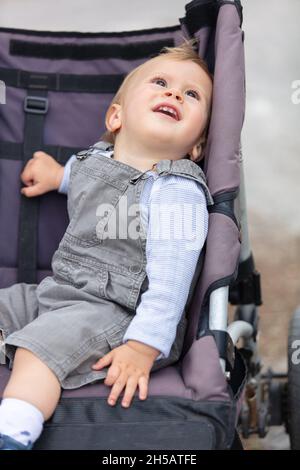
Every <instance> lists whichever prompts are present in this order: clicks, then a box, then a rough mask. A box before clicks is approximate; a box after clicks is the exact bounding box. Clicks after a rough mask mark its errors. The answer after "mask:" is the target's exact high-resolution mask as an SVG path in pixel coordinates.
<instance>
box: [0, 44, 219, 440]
mask: <svg viewBox="0 0 300 470" xmlns="http://www.w3.org/2000/svg"><path fill="white" fill-rule="evenodd" d="M211 99H212V80H211V77H210V74H209V72H208V70H207V67H206V65H205V63H204V62H203V61H202V60H201V59H200V58H199V57H198V55H197V53H196V52H195V51H194V50H193V48H192V46H191V45H190V44H188V43H185V44H183V45H182V46H180V47H175V48H165V50H164V52H163V53H162V54H160V55H159V56H157V57H154V58H152V59H150V60H148V61H147V62H145V63H144V64H142V65H141V66H139V67H137V68H136V69H134V70H133V71H132V72H131V73H130V74H129V75H128V76H127V77H126V78H125V80H124V82H123V83H122V85H121V87H120V89H119V91H118V92H117V94H116V95H115V97H114V99H113V101H112V103H111V104H110V106H109V109H108V111H107V114H106V121H105V124H106V128H107V132H106V134H105V135H104V136H103V137H102V140H101V141H100V142H98V143H96V144H95V145H94V146H92V147H90V149H89V150H87V151H83V152H79V153H78V154H77V156H73V157H72V158H71V159H70V160H69V161H68V162H67V164H66V166H65V167H62V166H61V165H59V164H58V163H57V162H56V161H55V160H54V159H53V158H52V157H51V156H50V155H47V154H45V153H44V152H36V153H35V154H34V155H33V159H31V160H30V161H29V162H28V164H27V165H26V167H25V168H24V170H23V173H22V175H21V179H22V181H23V182H24V184H25V187H24V188H22V190H21V191H22V193H23V194H24V195H25V196H27V197H33V196H37V195H40V194H43V193H46V192H47V191H51V190H59V191H60V192H62V193H67V195H68V212H69V219H70V223H69V225H68V227H67V229H66V233H65V235H64V237H63V239H62V240H61V242H60V244H59V247H58V249H57V251H56V252H55V254H54V256H53V260H52V270H53V276H51V277H46V278H45V279H44V280H43V281H42V282H41V283H40V284H39V285H38V286H37V285H32V284H24V283H21V284H15V285H14V286H11V287H9V288H6V289H1V290H0V330H1V332H2V335H3V338H4V341H5V348H6V349H5V353H6V355H7V357H8V358H9V359H10V362H11V363H13V368H12V373H11V377H10V380H9V382H8V384H7V387H6V389H5V391H4V394H3V400H2V403H1V406H0V449H1V448H2V449H30V448H32V446H33V443H34V442H35V441H36V440H37V439H38V437H39V435H40V434H41V432H42V429H43V423H44V421H45V420H47V419H49V418H50V417H51V415H52V414H53V412H54V410H55V408H56V406H57V403H58V401H59V398H60V394H61V389H62V388H69V389H70V388H76V387H80V386H82V385H84V384H87V383H92V382H95V381H97V380H100V379H105V382H104V383H105V384H106V385H108V386H111V387H112V388H111V391H110V394H109V397H108V404H110V405H115V404H116V402H117V400H118V397H119V396H120V394H121V393H122V392H124V393H123V398H122V406H123V407H128V406H130V404H131V401H132V399H133V396H134V394H135V392H136V390H137V388H138V390H139V398H140V399H141V400H144V399H146V398H147V393H148V382H149V376H150V371H151V370H152V371H153V370H157V369H158V368H161V367H165V366H166V365H169V364H172V363H174V362H176V361H177V360H178V359H179V357H180V353H181V348H182V344H183V338H184V333H185V327H186V318H185V305H186V303H187V300H188V297H189V293H190V292H191V286H192V284H193V280H194V279H195V274H196V267H197V262H198V259H199V255H200V252H201V249H202V247H203V244H204V242H205V237H206V234H207V223H208V212H207V205H209V204H212V199H211V196H210V194H209V191H208V189H207V186H206V183H205V178H204V175H203V172H202V170H201V169H200V167H199V166H198V165H196V163H194V162H196V161H198V160H200V159H201V156H202V147H203V145H204V143H205V136H206V130H207V126H208V120H209V114H210V107H211ZM171 207H172V210H173V209H174V208H175V211H174V212H173V215H175V217H174V218H173V224H171V223H170V218H169V213H168V212H167V211H166V208H169V209H170V208H171ZM137 208H138V209H137ZM182 209H183V211H182ZM186 215H187V216H186ZM182 217H184V220H183V218H182ZM183 227H184V229H183ZM182 229H183V232H184V233H182ZM175 232H176V233H175ZM174 234H175V236H174ZM191 235H192V236H191ZM1 446H2V447H1Z"/></svg>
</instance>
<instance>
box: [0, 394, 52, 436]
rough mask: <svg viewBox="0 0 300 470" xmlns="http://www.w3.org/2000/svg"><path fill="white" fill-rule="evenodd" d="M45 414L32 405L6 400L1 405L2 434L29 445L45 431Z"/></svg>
mask: <svg viewBox="0 0 300 470" xmlns="http://www.w3.org/2000/svg"><path fill="white" fill-rule="evenodd" d="M43 423H44V417H43V414H42V413H41V412H40V410H38V408H36V407H35V406H34V405H31V403H28V402H27V401H23V400H18V399H17V398H4V399H3V400H2V402H1V405H0V434H5V435H6V436H9V437H12V438H13V439H15V440H16V441H18V442H21V443H22V444H24V445H27V444H28V443H29V442H31V443H33V442H35V441H36V440H37V438H38V437H39V436H40V434H41V432H42V430H43Z"/></svg>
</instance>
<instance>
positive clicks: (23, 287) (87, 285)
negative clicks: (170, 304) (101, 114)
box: [0, 142, 212, 388]
mask: <svg viewBox="0 0 300 470" xmlns="http://www.w3.org/2000/svg"><path fill="white" fill-rule="evenodd" d="M95 149H96V152H95ZM107 149H108V146H107V145H106V144H105V143H103V142H101V143H98V144H95V146H93V147H92V148H91V149H89V150H87V151H84V152H79V154H78V155H77V160H76V161H75V162H74V163H73V165H72V167H71V175H70V183H69V190H68V212H69V218H70V223H69V225H68V227H67V230H66V233H65V235H64V237H63V238H62V240H61V242H60V244H59V247H58V249H57V251H56V252H55V254H54V256H53V260H52V270H53V276H52V277H46V278H45V279H43V281H42V282H41V283H40V284H39V285H36V284H25V283H21V284H15V285H13V286H11V287H9V288H6V289H1V290H0V329H1V331H2V334H3V337H4V338H5V340H6V341H5V347H6V355H7V356H8V357H9V358H10V359H11V361H12V359H13V356H14V352H15V349H16V347H23V348H26V349H29V350H30V351H32V352H33V353H34V354H36V355H37V356H38V357H39V358H40V359H41V360H42V361H43V362H45V363H46V364H47V365H48V367H49V368H50V369H51V370H53V372H54V373H55V374H56V376H57V377H58V379H59V381H60V383H61V386H62V387H63V388H76V387H79V386H82V385H84V384H87V383H89V382H94V381H96V380H99V379H102V378H104V377H105V376H106V374H107V369H103V370H101V371H93V370H92V369H91V366H92V364H94V363H95V362H96V361H97V360H98V359H99V358H100V357H102V356H103V355H105V354H107V353H108V352H109V351H110V350H111V349H112V348H115V347H117V346H119V345H121V344H122V338H123V336H124V334H125V331H126V329H127V328H128V326H129V323H130V322H131V320H132V318H133V315H134V314H135V310H136V307H137V305H138V302H139V301H140V297H141V294H142V293H143V292H144V291H145V290H146V289H147V285H148V279H147V275H146V269H145V268H146V234H145V232H144V229H143V224H142V223H141V222H142V221H141V218H140V214H137V213H136V212H135V213H134V215H129V213H130V207H138V205H139V201H140V195H141V192H142V189H143V185H144V183H145V180H146V178H148V177H149V176H150V174H151V172H144V173H142V172H141V171H139V170H137V169H135V168H133V167H131V166H129V165H126V164H124V163H121V162H120V161H116V160H114V159H112V158H107V157H106V156H104V155H103V150H107ZM154 171H156V172H157V174H158V175H159V176H164V175H168V174H173V175H181V176H184V177H186V178H191V179H194V180H196V181H198V182H199V183H200V184H201V185H202V187H203V189H204V191H205V194H206V198H207V203H208V204H211V203H212V200H211V196H210V194H209V191H208V189H207V186H206V184H205V178H204V175H203V172H202V171H201V169H200V168H199V167H198V166H197V165H196V164H195V163H193V162H191V161H190V160H187V159H182V160H177V161H171V160H161V161H160V162H159V163H158V164H157V165H156V169H155V170H154ZM125 203H126V204H127V208H128V211H124V204H125ZM121 207H122V208H123V210H121ZM116 214H117V217H115V220H116V228H117V230H116V233H117V234H119V235H118V236H117V237H111V238H110V237H107V234H106V233H107V226H108V225H109V224H108V221H109V220H110V218H111V217H114V216H115V215H116ZM132 223H136V226H135V228H136V231H135V233H137V234H138V236H137V237H128V236H124V233H123V237H122V236H121V234H120V232H118V229H119V228H120V227H121V226H122V229H123V232H124V226H125V227H126V229H127V227H129V226H130V224H132ZM162 317H163V316H162ZM185 326H186V319H185V315H183V316H182V319H181V321H180V323H179V325H178V328H177V336H176V339H175V341H174V343H173V346H172V349H171V352H170V355H169V357H168V358H164V359H160V360H157V361H155V363H154V366H153V369H152V370H156V369H158V368H161V367H165V366H166V365H168V364H171V363H174V362H176V361H177V360H178V358H179V356H180V353H181V348H182V343H183V339H184V333H185Z"/></svg>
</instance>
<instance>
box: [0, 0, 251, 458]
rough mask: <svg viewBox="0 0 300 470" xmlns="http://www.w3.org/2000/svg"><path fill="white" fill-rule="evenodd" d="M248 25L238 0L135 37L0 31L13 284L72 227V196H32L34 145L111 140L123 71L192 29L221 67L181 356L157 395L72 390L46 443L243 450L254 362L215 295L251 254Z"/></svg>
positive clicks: (2, 281)
mask: <svg viewBox="0 0 300 470" xmlns="http://www.w3.org/2000/svg"><path fill="white" fill-rule="evenodd" d="M241 24H242V7H241V4H240V2H239V1H232V2H228V1H222V0H193V1H192V2H190V3H188V4H187V5H186V15H185V17H184V18H181V19H180V25H179V26H174V27H169V28H155V29H152V30H143V31H132V32H122V33H63V32H46V31H29V30H16V29H8V28H0V80H3V81H4V82H5V84H6V91H7V93H6V105H5V107H0V116H1V128H0V177H1V182H0V184H1V190H2V191H3V194H5V195H6V197H5V203H4V198H3V197H2V198H0V220H1V227H2V228H1V233H0V288H4V287H9V286H10V285H12V284H14V283H16V282H27V283H39V282H40V281H41V280H42V279H43V278H44V277H45V276H48V275H51V258H52V255H53V253H54V251H55V250H56V248H57V246H58V244H59V241H60V239H61V238H62V236H63V233H64V231H65V228H66V226H67V224H68V217H67V211H66V198H65V197H64V196H62V195H61V194H57V193H54V192H51V193H49V194H46V195H43V196H41V197H39V198H32V199H30V200H29V199H26V198H25V197H24V196H23V197H20V173H21V171H22V168H23V167H24V165H25V164H26V162H27V161H28V160H29V159H30V158H31V157H32V154H33V152H34V151H36V150H44V151H45V152H48V153H50V154H51V155H53V156H54V157H55V158H56V159H57V161H58V162H60V163H62V164H64V163H65V162H66V161H67V160H68V158H69V156H71V155H72V154H73V153H75V152H77V151H79V150H82V149H84V148H87V147H88V146H90V145H91V144H93V143H94V142H96V141H97V140H99V136H100V135H101V132H103V131H104V116H105V111H106V109H107V106H108V105H109V103H110V100H111V99H112V97H113V95H114V93H115V91H116V89H117V88H118V86H119V84H120V83H121V81H122V79H123V77H124V75H125V74H126V73H128V72H129V71H130V70H131V69H132V68H133V67H135V66H137V65H139V64H140V63H142V62H143V61H145V60H146V59H147V58H149V57H151V56H153V55H155V54H156V53H158V52H159V51H160V50H161V48H162V47H163V46H173V45H179V44H181V43H182V42H183V37H185V38H197V39H198V46H199V47H198V53H199V55H200V56H201V57H203V58H204V59H205V60H206V62H207V64H208V66H209V69H210V71H211V72H212V73H213V75H214V91H213V96H214V98H213V108H212V117H211V123H210V129H209V134H208V141H207V146H206V151H205V161H204V172H205V174H206V176H207V180H208V186H209V189H210V192H211V194H212V196H213V199H214V205H213V206H212V207H211V208H210V216H209V232H208V237H207V241H206V245H205V254H204V259H203V266H201V267H202V269H201V273H200V275H199V278H198V279H197V282H196V283H195V285H194V286H193V291H192V295H191V298H190V299H189V302H188V305H187V318H188V327H187V332H186V337H185V342H184V348H183V351H182V355H181V358H180V360H179V361H178V363H176V364H175V365H172V366H169V367H166V368H164V369H161V370H158V371H155V372H152V373H151V377H150V381H149V394H148V398H147V400H145V401H140V400H139V399H138V396H137V394H136V396H135V398H134V400H133V403H132V405H131V407H130V408H128V409H124V408H122V407H121V405H120V404H119V403H118V404H117V405H116V406H115V407H110V406H108V405H107V401H106V400H107V396H108V394H109V391H110V389H109V388H108V387H106V386H105V385H104V384H103V383H94V384H90V385H87V386H84V387H81V388H80V389H76V390H64V391H63V393H62V396H61V400H60V402H59V405H58V407H57V409H56V411H55V412H54V414H53V416H52V417H51V419H50V420H48V421H47V423H46V424H45V428H44V431H43V433H42V435H41V437H40V438H39V440H38V441H37V442H36V444H35V447H34V448H35V449H184V450H189V449H229V448H231V446H232V443H233V440H234V436H235V429H236V424H237V419H238V414H239V409H240V404H241V399H242V394H243V389H244V385H245V379H246V368H245V364H244V361H243V360H242V358H241V356H240V354H239V352H238V350H237V349H236V348H234V345H233V343H232V341H231V340H230V337H229V335H228V333H227V332H226V328H225V329H224V328H223V327H222V326H220V327H218V323H217V322H214V321H212V318H215V317H214V316H213V315H212V313H215V312H212V310H214V309H213V305H214V304H213V302H212V298H213V296H214V294H215V293H216V292H217V291H219V290H220V289H225V292H227V293H228V287H229V285H230V284H231V283H232V282H233V281H234V280H235V279H236V276H237V269H238V264H239V253H240V233H239V225H238V222H237V220H236V217H235V214H234V210H233V203H234V200H235V198H236V196H237V194H238V190H239V183H240V167H239V162H240V134H241V128H242V124H243V117H244V99H245V93H244V59H243V34H242V30H241ZM222 292H224V291H222ZM222 295H223V294H222ZM227 303H228V297H227V299H226V305H227ZM0 327H1V325H0ZM226 371H227V372H226ZM225 372H226V373H225ZM9 374H10V371H9V369H8V366H7V365H6V364H3V365H2V366H0V392H1V393H2V392H3V390H4V388H5V384H6V383H7V381H8V378H9Z"/></svg>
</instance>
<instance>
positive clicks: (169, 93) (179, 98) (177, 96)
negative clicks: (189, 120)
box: [164, 88, 183, 103]
mask: <svg viewBox="0 0 300 470" xmlns="http://www.w3.org/2000/svg"><path fill="white" fill-rule="evenodd" d="M164 95H165V96H168V97H171V96H173V97H174V98H175V99H176V100H177V101H179V103H183V96H182V94H181V93H180V91H179V90H175V89H174V88H171V89H169V90H165V92H164Z"/></svg>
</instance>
